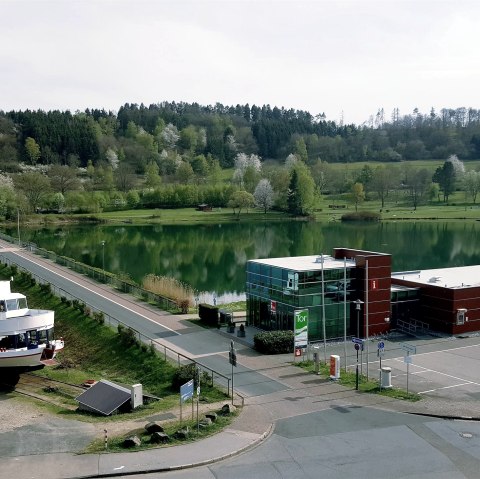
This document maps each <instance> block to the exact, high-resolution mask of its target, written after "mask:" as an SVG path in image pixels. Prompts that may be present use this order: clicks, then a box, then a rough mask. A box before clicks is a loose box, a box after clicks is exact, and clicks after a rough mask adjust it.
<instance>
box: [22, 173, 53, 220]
mask: <svg viewBox="0 0 480 479" xmlns="http://www.w3.org/2000/svg"><path fill="white" fill-rule="evenodd" d="M13 182H14V184H15V188H17V189H18V190H19V191H20V192H21V193H23V195H24V196H25V198H26V199H27V203H28V206H29V208H30V210H31V211H36V209H37V208H39V207H40V206H42V201H43V200H44V199H45V198H46V196H47V194H48V193H49V192H50V181H49V180H48V178H47V177H46V176H45V175H42V174H41V173H38V172H36V171H35V172H26V173H21V174H18V175H15V176H14V178H13Z"/></svg>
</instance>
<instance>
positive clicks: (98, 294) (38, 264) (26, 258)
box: [16, 253, 181, 336]
mask: <svg viewBox="0 0 480 479" xmlns="http://www.w3.org/2000/svg"><path fill="white" fill-rule="evenodd" d="M16 254H17V255H18V256H20V257H21V258H23V259H24V260H26V261H30V262H32V263H34V264H36V265H37V266H39V267H40V268H43V269H46V270H47V271H50V273H52V274H55V275H57V276H60V278H63V279H64V280H66V281H68V282H70V283H73V281H72V280H71V279H70V278H67V277H66V276H63V275H62V274H59V273H58V272H57V271H53V270H52V269H49V268H47V267H46V266H44V265H42V264H40V263H36V262H35V261H32V260H31V259H30V258H29V257H28V256H22V255H21V254H19V253H16ZM75 284H77V286H79V287H80V288H83V289H85V290H87V291H89V292H90V293H93V294H95V295H97V296H99V297H100V298H103V299H105V300H107V301H110V302H112V303H114V304H117V305H118V306H120V307H122V308H124V309H126V310H127V311H130V312H132V313H134V314H136V315H138V316H141V317H142V318H145V319H147V320H148V321H150V322H152V323H153V324H156V325H160V326H161V327H162V328H165V329H167V330H168V331H170V332H172V333H175V334H177V335H178V336H181V334H180V333H179V332H178V331H175V330H174V329H171V328H169V327H168V326H165V325H164V324H161V323H157V322H156V321H154V320H153V319H151V318H149V317H148V316H145V315H143V314H141V313H139V312H137V311H134V310H133V309H130V308H128V307H127V306H125V305H123V304H120V303H117V302H116V301H113V300H112V299H110V298H107V297H106V296H103V295H102V294H100V293H97V292H96V291H93V290H91V289H89V288H87V287H86V286H84V285H80V284H78V283H75Z"/></svg>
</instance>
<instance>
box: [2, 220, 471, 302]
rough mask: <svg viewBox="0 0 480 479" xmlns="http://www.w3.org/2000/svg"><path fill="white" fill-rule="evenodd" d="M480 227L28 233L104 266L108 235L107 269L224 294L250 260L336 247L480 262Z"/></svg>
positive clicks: (408, 258) (241, 279)
mask: <svg viewBox="0 0 480 479" xmlns="http://www.w3.org/2000/svg"><path fill="white" fill-rule="evenodd" d="M477 230H478V225H477V224H476V223H473V222H468V223H463V222H449V223H442V222H423V223H421V222H416V223H402V222H396V223H395V222H390V223H379V224H342V223H313V222H285V223H262V224H259V223H250V224H249V223H243V222H240V223H235V224H222V225H189V226H184V225H179V226H177V225H175V226H170V225H162V226H158V225H154V226H134V225H125V226H121V227H118V226H103V225H102V226H70V227H61V228H58V227H55V228H42V229H37V230H31V231H29V230H26V231H25V232H23V239H24V240H27V241H32V242H34V243H36V244H38V245H39V246H41V247H43V248H46V249H48V250H52V251H55V252H57V253H59V254H63V255H65V256H69V257H72V258H74V259H76V260H78V261H82V262H85V263H87V264H91V265H93V266H96V267H99V268H101V267H102V260H103V258H102V254H103V251H102V246H101V242H102V241H105V246H104V253H105V267H106V269H107V270H110V271H113V272H117V273H128V274H129V275H130V276H131V277H132V278H133V279H135V280H136V281H138V282H140V281H141V280H142V278H143V277H144V276H145V275H146V274H149V273H153V274H156V275H168V276H172V277H175V278H177V279H180V280H182V281H185V282H186V283H188V284H190V285H192V286H193V287H194V288H196V289H198V290H200V291H216V292H217V293H218V294H222V293H225V292H243V291H244V289H245V262H246V261H247V260H249V259H256V258H267V257H282V256H301V255H314V254H315V255H316V254H321V253H326V254H331V252H332V250H333V248H334V247H349V248H358V249H366V250H371V251H382V252H385V253H391V254H392V255H393V258H392V259H393V269H394V270H395V271H405V270H411V269H426V268H440V267H446V266H462V265H471V264H480V244H479V243H478V241H476V236H477V233H478V231H477ZM8 233H9V232H8V231H7V234H8ZM10 234H12V235H13V236H15V234H16V233H15V231H13V230H12V231H10Z"/></svg>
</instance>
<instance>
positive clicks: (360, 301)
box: [353, 299, 363, 391]
mask: <svg viewBox="0 0 480 479" xmlns="http://www.w3.org/2000/svg"><path fill="white" fill-rule="evenodd" d="M353 303H354V304H355V309H356V311H357V338H358V335H359V332H360V309H361V307H362V304H363V301H362V300H361V299H357V300H355V301H354V302H353ZM360 347H361V348H362V351H363V344H362V345H360V344H358V343H356V344H355V349H356V350H357V366H356V370H355V390H356V391H358V350H359V349H360Z"/></svg>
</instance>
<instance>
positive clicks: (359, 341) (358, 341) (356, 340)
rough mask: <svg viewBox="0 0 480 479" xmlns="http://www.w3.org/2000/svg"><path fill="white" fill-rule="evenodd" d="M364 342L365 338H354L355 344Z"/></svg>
mask: <svg viewBox="0 0 480 479" xmlns="http://www.w3.org/2000/svg"><path fill="white" fill-rule="evenodd" d="M363 342H364V339H360V338H352V343H355V344H363Z"/></svg>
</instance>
